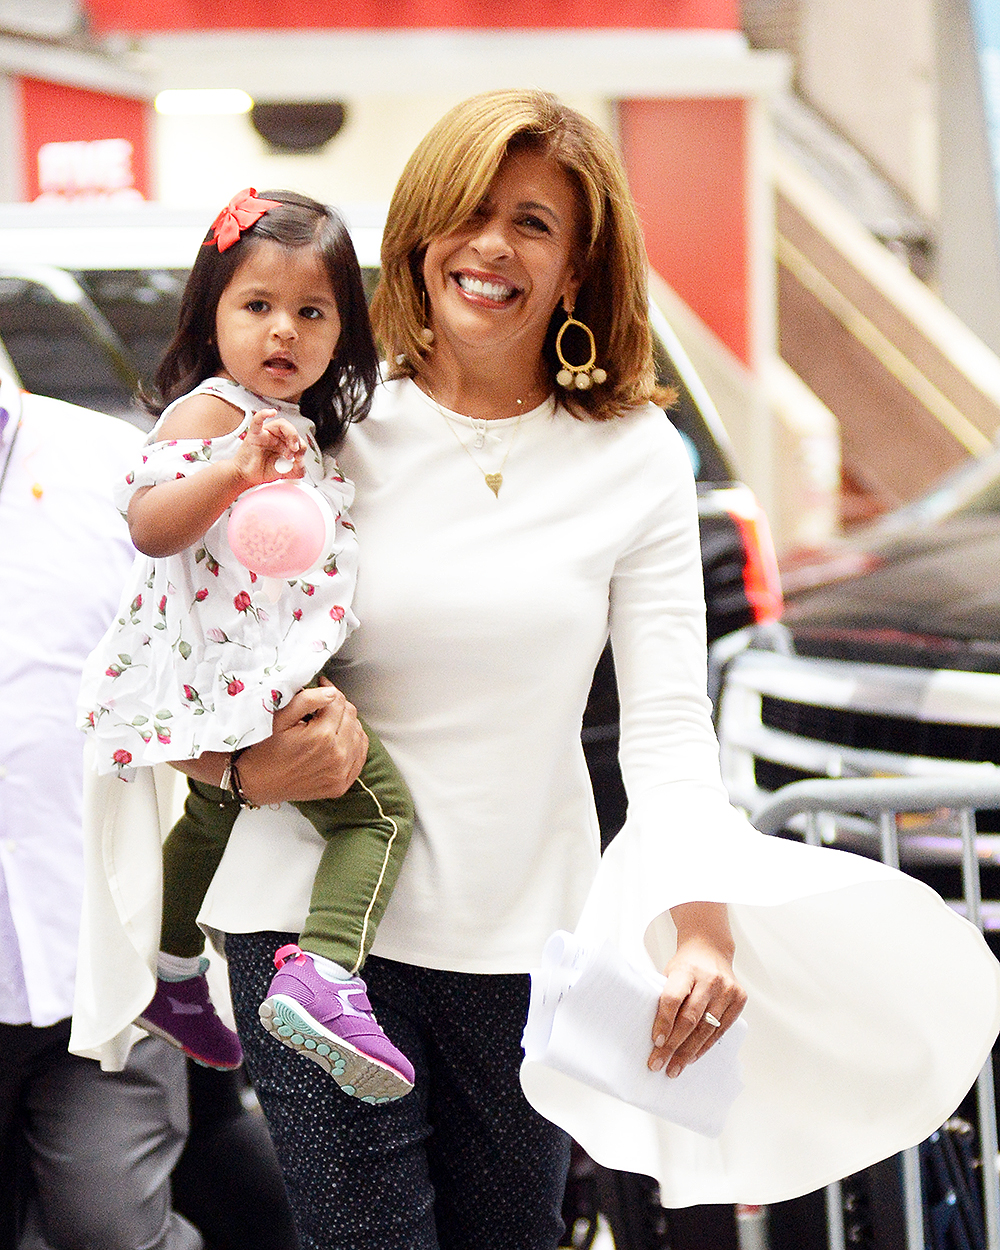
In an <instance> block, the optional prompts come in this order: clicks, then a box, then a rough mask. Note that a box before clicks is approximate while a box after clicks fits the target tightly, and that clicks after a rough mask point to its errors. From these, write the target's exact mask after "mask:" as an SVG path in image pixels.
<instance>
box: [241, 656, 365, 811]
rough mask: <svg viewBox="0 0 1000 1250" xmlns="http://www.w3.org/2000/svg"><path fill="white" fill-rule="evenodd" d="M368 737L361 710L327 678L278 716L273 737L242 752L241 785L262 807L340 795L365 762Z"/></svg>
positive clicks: (290, 702)
mask: <svg viewBox="0 0 1000 1250" xmlns="http://www.w3.org/2000/svg"><path fill="white" fill-rule="evenodd" d="M367 755H368V736H367V734H366V733H365V731H364V730H363V729H362V728H361V725H360V724H359V723H358V712H357V708H355V707H354V705H353V704H352V703H348V701H347V699H346V698H345V697H344V695H343V694H341V692H340V691H339V690H338V689H337V688H336V686H334V685H332V684H331V683H330V682H329V681H328V680H327V679H326V678H325V677H321V678H320V685H319V686H317V687H313V688H311V689H308V690H300V691H299V692H298V694H296V695H295V696H294V697H293V698H292V699H291V700H290V701H289V703H288V704H287V706H286V707H283V708H279V710H278V711H277V712H275V714H274V724H273V732H272V733H271V736H270V738H265V739H264V741H263V742H257V743H255V744H254V745H253V746H252V747H248V748H247V749H246V750H245V751H244V752H243V753H242V754H241V755H240V763H239V769H240V785H241V787H242V789H243V793H244V794H245V795H246V797H247V799H248V800H249V801H250V802H251V803H254V804H256V805H258V806H264V805H265V804H268V803H280V802H282V801H285V800H292V799H295V800H300V801H301V800H307V799H336V798H339V797H340V796H341V795H342V794H344V793H345V792H346V791H347V790H348V789H349V788H350V786H351V785H352V784H353V782H354V781H355V780H356V778H357V776H358V774H359V773H360V772H361V769H362V767H363V765H364V762H365V759H366V757H367Z"/></svg>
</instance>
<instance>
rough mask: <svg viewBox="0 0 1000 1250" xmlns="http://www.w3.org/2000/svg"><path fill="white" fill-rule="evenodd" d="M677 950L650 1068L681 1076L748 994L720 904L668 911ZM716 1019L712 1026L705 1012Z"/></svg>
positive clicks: (730, 1020)
mask: <svg viewBox="0 0 1000 1250" xmlns="http://www.w3.org/2000/svg"><path fill="white" fill-rule="evenodd" d="M670 914H671V916H672V917H673V920H674V924H675V925H676V927H677V952H676V954H675V955H674V957H673V959H671V961H670V963H668V964H667V966H666V969H665V970H664V971H665V974H666V978H667V983H666V985H665V986H664V987H663V990H662V992H661V994H660V1005H659V1008H658V1009H657V1012H656V1019H655V1020H654V1021H653V1033H652V1041H653V1049H652V1051H651V1053H650V1056H649V1061H648V1062H649V1067H650V1068H651V1070H652V1071H653V1072H659V1071H661V1070H663V1069H664V1068H665V1069H666V1074H667V1076H670V1077H673V1076H679V1075H680V1074H681V1072H683V1071H684V1069H685V1068H686V1067H687V1066H688V1064H690V1063H694V1061H695V1060H696V1059H700V1058H701V1056H702V1055H703V1054H704V1053H705V1052H706V1051H707V1050H708V1049H709V1048H710V1047H711V1046H712V1045H713V1044H714V1043H715V1042H717V1041H718V1040H719V1038H720V1037H721V1036H722V1035H723V1033H725V1032H726V1030H727V1029H728V1028H729V1027H730V1025H731V1024H732V1023H733V1021H734V1020H736V1018H737V1017H738V1016H739V1014H740V1012H741V1011H742V1010H743V1007H744V1005H745V1004H746V1000H747V996H746V993H745V992H744V990H743V989H742V987H741V986H740V985H739V983H738V982H737V980H736V977H735V976H734V975H733V954H734V951H735V948H734V945H733V936H732V933H731V931H730V928H729V917H728V914H727V912H726V908H725V905H724V904H723V903H683V904H681V905H680V906H678V907H674V908H671V912H670ZM706 1012H708V1013H709V1015H711V1016H713V1017H714V1018H715V1019H716V1020H718V1021H719V1024H718V1026H716V1025H713V1024H710V1023H709V1021H708V1020H707V1019H706V1018H705V1013H706Z"/></svg>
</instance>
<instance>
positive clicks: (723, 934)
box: [670, 902, 736, 960]
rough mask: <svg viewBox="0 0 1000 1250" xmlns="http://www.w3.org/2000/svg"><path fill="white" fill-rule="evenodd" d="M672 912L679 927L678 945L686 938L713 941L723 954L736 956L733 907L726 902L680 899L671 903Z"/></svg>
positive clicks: (675, 924) (685, 940)
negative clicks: (674, 903) (689, 901)
mask: <svg viewBox="0 0 1000 1250" xmlns="http://www.w3.org/2000/svg"><path fill="white" fill-rule="evenodd" d="M670 916H671V919H672V920H673V922H674V927H675V928H676V930H677V945H678V946H681V945H683V944H684V943H685V942H691V941H702V942H707V943H709V944H710V945H711V946H712V947H714V948H715V950H717V951H718V952H719V953H720V954H722V955H724V956H725V957H726V958H727V959H730V960H732V958H733V956H734V955H735V953H736V943H735V941H734V940H733V931H732V929H731V928H730V926H729V909H728V908H727V907H726V904H725V903H707V902H694V903H679V904H678V905H677V906H676V907H671V909H670Z"/></svg>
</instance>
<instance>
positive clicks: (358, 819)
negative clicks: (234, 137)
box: [80, 188, 413, 1102]
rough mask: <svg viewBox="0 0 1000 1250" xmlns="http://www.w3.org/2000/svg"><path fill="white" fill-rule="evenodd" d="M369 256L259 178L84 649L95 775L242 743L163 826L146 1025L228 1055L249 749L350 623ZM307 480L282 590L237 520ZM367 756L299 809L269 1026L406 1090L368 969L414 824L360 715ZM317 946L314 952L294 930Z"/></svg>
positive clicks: (215, 248) (208, 257)
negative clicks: (259, 501)
mask: <svg viewBox="0 0 1000 1250" xmlns="http://www.w3.org/2000/svg"><path fill="white" fill-rule="evenodd" d="M377 370H378V357H377V354H376V349H375V344H374V340H373V338H372V333H371V327H370V325H369V321H368V312H367V308H366V305H365V297H364V290H363V287H362V282H361V271H360V269H359V267H358V261H357V257H356V256H355V254H354V249H353V246H352V244H351V241H350V237H349V235H348V233H347V229H346V227H345V225H344V223H343V221H342V220H341V219H340V218H339V217H338V216H337V215H336V214H335V213H333V212H331V211H330V210H329V209H327V208H325V207H324V206H323V205H321V204H318V203H316V201H314V200H310V199H308V198H306V197H304V196H299V195H295V194H292V193H289V192H284V191H275V192H270V193H268V195H267V196H266V197H263V198H260V199H258V198H257V194H256V191H255V190H254V189H253V188H248V189H247V190H246V191H242V192H240V193H239V195H237V196H235V197H234V198H233V199H232V200H231V201H230V203H229V205H228V206H227V208H225V209H224V210H223V211H222V213H220V215H219V217H218V218H217V219H216V221H215V223H214V224H213V226H212V229H211V231H210V232H209V234H208V236H207V238H206V240H205V243H204V245H203V246H202V248H201V250H200V251H199V254H198V257H197V259H196V261H195V264H194V267H193V269H192V271H191V276H190V278H189V280H188V284H187V287H186V289H185V292H184V298H183V301H182V304H181V312H180V324H179V328H178V331H177V334H176V335H175V337H174V339H173V342H172V343H171V344H170V347H169V348H168V349H167V353H166V356H165V357H164V360H163V363H162V364H161V366H160V369H159V372H158V374H157V377H156V382H157V386H158V388H159V391H160V394H161V395H162V397H163V400H164V404H162V405H153V404H150V405H149V406H150V409H151V411H153V412H154V413H156V414H158V415H159V420H158V422H157V424H156V426H155V427H154V429H153V431H152V433H151V434H150V436H149V439H148V440H147V443H146V445H145V447H144V448H143V452H142V459H141V463H140V464H137V465H135V466H134V468H133V469H132V471H131V472H129V473H128V475H127V477H126V479H125V481H124V482H123V483H121V487H120V491H119V496H118V499H117V502H118V505H119V507H120V508H121V509H122V511H123V512H124V511H126V510H127V515H128V522H129V528H130V530H131V534H132V539H133V541H134V543H135V545H136V547H137V548H138V549H139V551H140V552H142V553H144V554H143V555H140V556H139V557H138V559H137V560H136V563H135V566H134V569H133V577H132V581H131V584H130V585H129V586H128V587H126V590H125V593H124V594H123V597H122V601H121V605H120V611H119V616H118V619H117V620H116V621H115V622H114V624H113V625H112V626H111V628H110V629H109V630H108V632H107V634H106V635H105V637H104V639H103V641H102V642H101V644H100V646H99V647H98V648H97V649H96V650H95V651H94V653H93V654H92V655H91V656H90V659H89V661H88V663H87V666H86V668H85V671H84V677H83V684H82V688H81V696H80V707H81V712H82V714H83V727H84V729H85V730H86V731H87V732H89V734H90V735H91V736H92V738H93V739H94V741H95V745H96V748H97V765H98V769H99V771H101V772H104V773H107V772H112V771H114V772H117V774H118V775H119V776H120V777H121V778H122V779H123V780H128V779H129V777H130V775H131V774H132V772H133V770H134V768H135V766H136V765H152V764H155V763H158V762H160V761H164V760H167V761H169V760H187V759H194V758H196V757H197V756H199V755H200V754H201V753H202V752H203V751H221V752H226V753H228V754H229V760H228V765H227V767H226V769H225V771H224V773H223V777H222V780H221V783H220V787H219V788H216V787H213V786H208V785H204V784H201V783H199V782H196V781H193V780H192V781H191V782H190V784H189V791H188V797H187V802H186V804H185V811H184V816H183V817H182V818H181V819H180V820H179V821H178V823H177V825H176V826H175V827H174V829H173V830H172V831H171V833H170V835H169V837H168V838H167V840H166V842H165V844H164V859H163V862H164V891H163V895H164V897H163V922H162V932H161V952H160V956H159V961H158V969H157V973H158V979H157V991H156V995H155V997H154V998H153V1000H152V1002H151V1003H150V1004H149V1006H148V1007H147V1008H146V1010H145V1011H144V1012H143V1014H142V1016H140V1018H139V1021H138V1023H139V1024H140V1025H141V1026H142V1027H143V1028H145V1029H148V1030H149V1031H150V1032H153V1033H156V1034H158V1035H159V1036H161V1037H164V1038H166V1039H167V1040H168V1041H170V1042H172V1043H173V1044H174V1045H176V1046H179V1047H180V1048H181V1049H183V1050H184V1051H186V1052H187V1053H188V1054H189V1055H190V1056H191V1057H192V1058H194V1059H196V1060H197V1061H199V1062H201V1063H203V1064H205V1065H207V1066H209V1067H218V1068H231V1067H236V1066H238V1064H239V1063H240V1062H241V1059H242V1052H241V1050H240V1045H239V1041H238V1039H237V1038H236V1035H235V1034H234V1033H232V1032H231V1031H230V1030H229V1029H227V1028H226V1027H225V1025H223V1023H222V1021H221V1020H219V1018H218V1016H216V1014H215V1012H214V1009H213V1008H212V1005H211V1001H210V999H209V996H208V987H207V983H206V980H205V975H204V973H205V968H206V967H207V961H205V960H203V959H202V958H201V952H202V949H203V946H204V936H203V934H202V932H201V930H200V929H199V928H198V926H197V924H196V917H197V914H198V910H199V908H200V905H201V901H202V899H203V897H204V894H205V891H206V890H207V888H208V885H209V883H210V882H211V879H212V876H213V874H214V872H215V869H216V868H217V867H218V864H219V862H220V860H221V858H222V853H223V851H224V849H225V845H226V840H227V838H228V836H229V834H230V832H231V830H232V827H233V824H234V822H235V820H236V817H237V815H238V813H239V810H240V806H241V805H242V804H243V803H245V802H246V800H245V798H244V795H243V792H242V788H241V784H240V775H239V765H238V760H239V755H240V753H241V751H242V750H243V749H244V748H245V747H247V746H250V745H251V744H252V743H254V742H259V741H260V740H261V739H263V738H266V737H268V736H269V735H270V733H271V729H272V717H273V714H274V712H275V711H277V709H278V708H279V707H280V706H282V705H283V704H285V703H286V702H287V701H288V699H289V698H290V697H291V696H292V695H294V694H295V693H296V692H297V691H298V690H300V689H301V688H302V687H303V686H305V685H307V684H308V683H309V682H311V681H312V680H313V678H314V677H315V676H316V673H317V671H318V670H319V669H321V668H322V666H323V664H324V662H325V661H326V660H328V659H329V658H330V657H331V656H332V655H333V654H334V653H335V652H336V651H337V650H338V649H339V647H340V646H341V644H342V643H343V641H344V639H345V637H346V636H347V634H348V633H349V632H350V630H351V629H352V628H353V627H354V626H355V624H356V620H355V617H354V616H353V614H352V612H351V597H352V593H353V589H354V582H355V577H356V568H357V543H356V540H355V537H354V531H353V526H352V525H351V523H350V521H349V520H348V517H347V511H346V510H347V508H348V506H349V505H350V503H351V500H352V498H353V494H354V488H353V486H352V485H351V483H350V482H348V481H346V480H345V478H344V476H343V474H341V473H340V471H339V470H338V468H337V465H336V462H335V461H334V459H333V457H332V455H330V454H329V453H328V449H330V448H332V447H333V446H335V445H336V444H337V442H338V441H339V439H340V438H341V437H342V435H343V433H344V431H345V429H346V427H347V425H348V423H349V422H351V421H356V420H360V419H362V418H363V417H364V416H365V415H366V413H367V411H368V408H369V406H370V404H371V397H372V390H373V388H374V386H375V383H376V380H377ZM279 478H292V479H294V478H306V479H307V480H308V481H310V482H312V483H313V484H315V485H316V486H317V487H318V489H319V490H320V491H321V493H322V495H323V496H324V498H325V500H326V502H327V503H328V504H329V505H330V507H331V509H332V512H333V515H334V516H335V517H336V524H335V527H334V537H333V541H332V546H331V547H330V549H329V550H328V551H327V552H325V554H324V556H323V557H322V558H321V559H320V560H319V561H318V562H317V564H316V565H315V566H314V568H313V570H311V571H309V572H307V573H305V574H303V575H301V576H300V577H298V578H295V579H292V580H289V581H288V582H287V584H286V585H285V586H284V587H283V588H282V590H281V593H280V595H279V596H278V598H277V601H276V602H272V598H271V596H270V595H268V594H266V593H264V592H263V589H262V588H263V582H262V580H261V579H258V578H257V577H256V575H255V574H254V573H253V572H251V571H249V570H247V569H246V568H244V567H243V565H242V564H240V563H239V562H238V561H237V560H236V558H235V556H234V555H233V552H232V550H231V548H230V546H229V543H228V540H227V522H228V517H229V512H230V508H231V506H232V504H233V503H234V502H235V501H236V500H237V499H238V498H239V496H240V495H241V494H242V493H243V492H244V491H245V490H247V489H249V488H250V487H254V486H257V485H261V484H263V483H265V482H271V481H275V480H277V479H279ZM369 740H370V746H369V751H368V758H367V762H366V764H365V766H364V769H363V771H362V773H361V776H360V777H359V779H358V780H357V781H356V782H355V783H354V784H353V786H352V787H351V788H350V789H349V790H348V791H347V793H346V794H345V795H344V796H343V798H341V799H336V800H330V801H327V802H309V803H300V804H297V805H296V806H298V807H299V809H300V810H301V811H303V812H304V814H305V815H306V816H307V817H308V818H309V819H310V820H311V821H312V823H313V824H314V825H315V827H316V828H317V829H318V830H319V832H320V833H321V834H322V835H323V837H324V838H326V840H327V844H326V848H325V850H324V853H323V857H322V860H321V862H320V867H319V871H318V873H317V876H316V879H315V883H314V887H313V895H312V904H311V910H310V915H309V919H308V922H307V924H306V927H305V929H304V930H303V932H302V935H301V938H300V942H301V948H300V946H298V945H287V946H283V947H282V948H281V949H280V950H278V951H277V952H276V954H275V961H274V962H275V966H276V968H277V969H278V972H277V975H276V976H275V977H274V979H273V981H272V983H271V986H270V990H269V992H268V994H267V997H266V999H265V1000H264V1002H263V1003H262V1004H261V1007H260V1018H261V1023H262V1024H263V1025H264V1027H265V1028H267V1029H268V1030H269V1031H270V1032H271V1033H273V1034H274V1036H276V1037H277V1038H279V1040H281V1041H282V1042H284V1043H285V1045H287V1046H291V1047H292V1048H293V1049H296V1050H298V1051H299V1052H300V1053H302V1054H304V1055H306V1056H307V1057H308V1058H310V1059H313V1060H315V1061H316V1062H317V1063H318V1064H320V1066H321V1067H323V1069H324V1070H325V1071H327V1072H328V1073H329V1074H330V1075H331V1076H332V1077H333V1078H334V1080H335V1081H336V1082H337V1083H338V1084H339V1085H340V1086H341V1088H342V1089H343V1090H345V1092H347V1093H349V1094H353V1095H356V1096H357V1097H359V1098H362V1099H364V1100H365V1101H369V1102H384V1101H387V1100H389V1099H392V1098H398V1097H401V1096H402V1095H403V1094H405V1093H407V1092H408V1091H409V1090H410V1089H411V1088H412V1084H413V1068H412V1067H411V1065H410V1063H409V1061H408V1060H407V1059H406V1057H405V1056H404V1055H403V1054H402V1053H401V1052H400V1051H399V1050H397V1049H396V1047H394V1046H393V1045H392V1043H391V1042H390V1041H389V1039H388V1038H387V1037H386V1036H385V1034H384V1033H383V1032H382V1030H381V1029H380V1028H379V1026H378V1023H377V1022H376V1020H375V1018H374V1016H373V1015H372V1011H371V1007H370V1005H369V1002H368V999H367V997H366V992H365V991H366V987H365V983H364V981H363V980H361V979H360V977H359V976H358V975H357V974H358V970H359V969H360V967H361V965H362V963H363V961H364V958H365V956H366V954H367V952H368V949H369V947H370V946H371V943H372V940H373V939H374V936H375V929H376V926H377V924H378V921H379V920H380V919H381V916H382V913H383V912H384V910H385V905H386V902H387V901H388V897H389V894H390V892H391V890H392V887H393V885H394V883H395V880H396V876H397V875H398V872H399V866H400V862H401V860H402V856H403V854H404V852H405V850H406V846H407V843H408V841H409V838H410V833H411V831H412V824H413V809H412V804H411V801H410V798H409V795H408V793H407V791H406V787H405V785H404V783H403V781H402V779H401V778H400V776H399V774H398V773H397V772H396V770H395V767H394V766H393V764H392V761H391V760H390V759H389V757H388V755H387V753H386V751H385V749H384V748H383V747H382V745H381V743H380V742H378V740H377V739H376V738H375V737H374V736H372V735H369ZM302 948H304V949H302Z"/></svg>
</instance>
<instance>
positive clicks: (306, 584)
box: [302, 582, 316, 595]
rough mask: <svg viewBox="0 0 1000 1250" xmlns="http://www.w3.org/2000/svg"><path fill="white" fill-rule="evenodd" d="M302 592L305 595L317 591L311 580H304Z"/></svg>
mask: <svg viewBox="0 0 1000 1250" xmlns="http://www.w3.org/2000/svg"><path fill="white" fill-rule="evenodd" d="M302 593H303V594H304V595H314V594H315V593H316V587H315V586H313V585H312V583H311V582H303V583H302Z"/></svg>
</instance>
